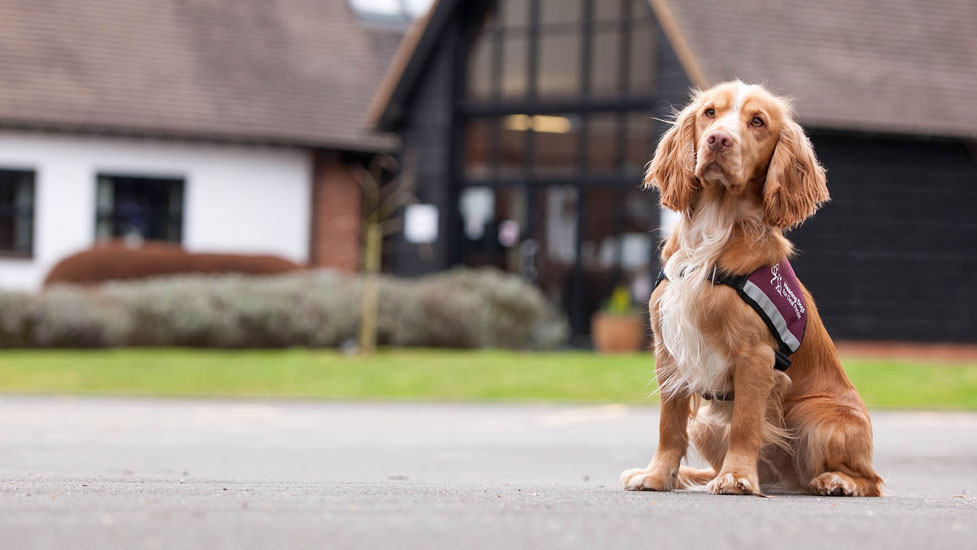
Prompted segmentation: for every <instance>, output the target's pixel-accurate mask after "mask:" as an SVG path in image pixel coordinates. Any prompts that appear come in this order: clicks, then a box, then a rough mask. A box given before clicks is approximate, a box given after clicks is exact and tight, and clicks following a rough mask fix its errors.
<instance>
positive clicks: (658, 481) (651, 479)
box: [621, 468, 675, 491]
mask: <svg viewBox="0 0 977 550" xmlns="http://www.w3.org/2000/svg"><path fill="white" fill-rule="evenodd" d="M621 484H622V485H624V490H625V491H671V490H672V487H673V486H674V484H675V476H674V475H668V474H667V473H666V474H664V475H662V474H660V473H657V472H655V471H653V470H652V469H651V468H632V469H630V470H625V471H624V472H623V473H622V474H621Z"/></svg>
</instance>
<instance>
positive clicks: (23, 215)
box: [0, 169, 34, 255]
mask: <svg viewBox="0 0 977 550" xmlns="http://www.w3.org/2000/svg"><path fill="white" fill-rule="evenodd" d="M33 249H34V172H33V171H29V170H7V169H0V254H17V255H30V254H31V253H32V251H33Z"/></svg>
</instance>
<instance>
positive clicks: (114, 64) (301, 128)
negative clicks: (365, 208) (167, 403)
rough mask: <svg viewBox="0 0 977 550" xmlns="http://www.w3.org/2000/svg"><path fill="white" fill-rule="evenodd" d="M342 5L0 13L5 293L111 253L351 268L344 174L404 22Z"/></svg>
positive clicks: (386, 144)
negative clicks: (143, 251) (272, 259)
mask: <svg viewBox="0 0 977 550" xmlns="http://www.w3.org/2000/svg"><path fill="white" fill-rule="evenodd" d="M391 17H392V16H387V17H386V19H384V20H370V19H368V18H364V17H362V14H357V13H356V12H354V10H353V9H352V7H351V5H350V4H348V3H346V2H321V3H308V2H301V1H296V0H282V1H279V2H264V3H261V2H258V3H247V4H242V3H240V2H236V1H233V0H222V1H218V2H188V3H178V2H150V1H142V0H137V1H129V0H97V1H94V2H88V3H86V4H85V5H84V6H80V5H78V4H76V3H73V2H67V1H65V2H61V1H57V2H48V3H45V4H44V5H43V6H37V5H36V4H34V3H31V2H13V3H6V4H4V6H3V7H0V35H3V36H6V37H10V38H9V40H8V41H7V43H6V44H5V48H4V55H3V56H2V59H0V287H2V288H21V289H36V288H39V287H40V285H41V283H42V281H43V280H44V277H45V275H46V273H47V271H48V270H49V269H50V268H51V267H52V266H53V265H54V264H55V263H56V262H57V261H59V260H60V259H62V258H63V257H65V256H67V255H69V254H72V253H74V252H77V251H80V250H82V249H85V248H88V247H90V246H92V245H93V244H95V243H97V242H99V241H102V240H106V239H113V238H130V240H136V241H138V240H139V239H143V240H149V239H152V240H163V241H170V242H175V243H179V244H181V245H183V246H184V247H185V248H186V249H188V250H191V251H207V252H229V253H250V254H276V255H279V256H283V257H285V258H288V259H290V260H293V261H296V262H300V263H303V264H305V263H307V264H309V265H312V266H329V267H338V268H341V269H346V270H355V269H358V267H359V253H360V243H359V232H360V214H361V196H360V186H359V183H358V182H357V181H356V179H355V177H354V172H353V171H351V170H350V167H351V166H355V165H357V164H363V163H364V162H366V161H367V160H368V159H369V158H370V156H371V155H373V154H375V153H377V152H380V151H392V150H393V149H394V147H395V144H396V139H395V138H394V137H393V136H391V135H385V134H382V133H379V132H375V131H372V130H369V129H368V128H367V127H366V124H365V120H366V110H367V107H368V105H369V102H370V97H371V93H372V90H374V89H375V88H376V87H377V86H378V84H379V82H380V80H381V78H382V77H383V74H384V71H385V69H386V67H387V65H388V64H389V61H390V59H391V57H392V55H393V53H394V51H395V50H396V47H397V44H398V43H399V41H400V38H401V35H402V32H403V28H404V27H403V24H404V22H403V21H400V22H398V21H396V20H393V19H391Z"/></svg>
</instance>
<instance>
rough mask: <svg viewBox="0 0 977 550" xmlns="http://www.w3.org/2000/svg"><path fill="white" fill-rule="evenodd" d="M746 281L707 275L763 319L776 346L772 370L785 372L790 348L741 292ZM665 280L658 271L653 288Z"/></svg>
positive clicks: (718, 272) (726, 275)
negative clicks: (729, 290) (728, 289)
mask: <svg viewBox="0 0 977 550" xmlns="http://www.w3.org/2000/svg"><path fill="white" fill-rule="evenodd" d="M747 279H748V277H746V276H744V275H732V274H729V273H726V272H725V271H721V270H718V269H717V270H714V271H713V272H712V273H710V275H709V280H710V281H712V284H714V285H726V286H728V287H731V288H733V289H734V290H735V291H736V294H738V295H739V297H740V298H742V299H743V301H744V302H746V303H747V305H749V306H750V307H752V308H753V310H754V311H756V312H757V314H758V315H760V318H761V319H763V322H764V324H766V325H767V328H768V329H770V333H771V334H773V336H774V338H775V339H776V340H777V344H778V346H777V348H778V349H775V350H774V362H773V368H775V369H777V370H779V371H786V370H787V369H788V368H789V367H790V354H791V352H790V348H788V347H787V344H785V343H784V341H783V339H782V338H781V337H780V333H778V332H777V328H776V327H775V326H774V324H773V321H771V320H770V318H769V317H767V314H766V313H765V312H764V311H763V308H762V307H760V304H758V303H756V301H754V300H753V298H751V297H750V296H749V295H748V294H746V292H744V291H743V288H744V287H745V286H746V281H747ZM665 280H668V277H666V276H665V270H662V271H659V272H658V278H657V279H655V288H658V285H660V284H661V282H662V281H665Z"/></svg>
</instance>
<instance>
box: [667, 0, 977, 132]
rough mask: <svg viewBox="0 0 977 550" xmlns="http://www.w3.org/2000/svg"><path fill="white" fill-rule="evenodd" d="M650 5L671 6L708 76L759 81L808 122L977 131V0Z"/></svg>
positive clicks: (701, 0) (719, 0) (721, 0)
mask: <svg viewBox="0 0 977 550" xmlns="http://www.w3.org/2000/svg"><path fill="white" fill-rule="evenodd" d="M652 4H653V5H654V6H655V7H656V11H657V12H658V13H659V17H661V15H662V13H661V12H662V8H663V7H664V9H665V10H666V11H671V13H672V14H673V16H674V22H675V27H676V28H677V29H678V32H679V34H681V35H682V37H683V38H684V40H685V42H686V43H687V45H688V50H689V53H690V54H691V58H692V59H693V63H697V64H698V65H699V69H700V70H701V74H702V75H703V76H704V77H705V80H706V83H707V84H711V83H715V82H720V81H723V80H727V79H731V78H740V79H742V80H744V81H747V82H763V83H765V84H767V86H768V87H770V88H771V89H773V90H774V91H777V92H780V93H784V94H787V95H790V96H792V97H793V98H794V99H795V104H796V107H797V110H798V114H799V115H800V117H801V119H802V120H803V121H804V123H805V124H807V125H810V126H820V127H827V128H839V129H854V130H865V131H875V132H877V131H881V132H896V133H915V134H926V135H943V136H968V137H974V136H977V2H974V1H973V0H886V1H884V2H878V1H875V0H819V1H815V2H812V1H810V0H778V1H769V0H737V1H729V0H695V1H691V0H653V1H652ZM666 17H667V14H666ZM673 30H674V29H673ZM670 38H672V41H673V42H675V37H674V36H670ZM686 65H687V66H686V69H687V71H688V72H691V73H694V72H695V70H694V69H692V70H691V71H689V69H690V67H689V66H688V65H689V64H688V63H686Z"/></svg>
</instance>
